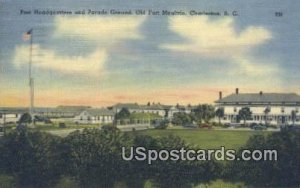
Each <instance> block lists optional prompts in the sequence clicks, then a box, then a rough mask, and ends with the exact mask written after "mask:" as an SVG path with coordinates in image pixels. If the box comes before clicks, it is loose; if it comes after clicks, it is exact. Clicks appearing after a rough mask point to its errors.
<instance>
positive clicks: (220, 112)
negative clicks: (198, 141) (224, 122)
mask: <svg viewBox="0 0 300 188" xmlns="http://www.w3.org/2000/svg"><path fill="white" fill-rule="evenodd" d="M216 116H217V117H218V119H219V124H221V118H222V117H224V108H218V109H217V110H216Z"/></svg>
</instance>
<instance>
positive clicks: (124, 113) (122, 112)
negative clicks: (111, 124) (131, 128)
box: [116, 108, 130, 119]
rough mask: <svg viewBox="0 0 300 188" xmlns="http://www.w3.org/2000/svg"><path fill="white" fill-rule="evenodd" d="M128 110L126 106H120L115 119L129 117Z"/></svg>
mask: <svg viewBox="0 0 300 188" xmlns="http://www.w3.org/2000/svg"><path fill="white" fill-rule="evenodd" d="M129 117H130V112H129V110H128V108H122V109H121V110H120V111H119V112H118V113H117V114H116V119H129Z"/></svg>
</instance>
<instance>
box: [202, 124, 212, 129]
mask: <svg viewBox="0 0 300 188" xmlns="http://www.w3.org/2000/svg"><path fill="white" fill-rule="evenodd" d="M199 128H201V129H212V126H211V125H209V124H201V125H200V126H199Z"/></svg>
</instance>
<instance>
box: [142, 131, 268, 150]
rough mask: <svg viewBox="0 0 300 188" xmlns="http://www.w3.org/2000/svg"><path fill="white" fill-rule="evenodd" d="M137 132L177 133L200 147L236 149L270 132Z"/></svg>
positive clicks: (147, 132) (148, 132) (150, 132)
mask: <svg viewBox="0 0 300 188" xmlns="http://www.w3.org/2000/svg"><path fill="white" fill-rule="evenodd" d="M136 133H137V134H141V135H149V136H153V137H161V136H166V135H170V134H173V135H177V136H179V137H181V138H182V139H183V140H185V141H186V142H187V143H188V144H192V145H197V146H198V147H200V148H201V149H217V148H220V147H221V146H224V147H225V149H238V148H239V147H240V146H242V145H244V144H245V143H246V142H247V140H248V138H249V137H250V136H252V135H255V134H263V135H267V134H270V132H258V131H239V130H226V131H224V130H201V129H166V130H155V129H152V130H144V131H137V132H136Z"/></svg>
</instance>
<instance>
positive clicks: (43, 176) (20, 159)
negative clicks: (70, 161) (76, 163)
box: [0, 129, 64, 187]
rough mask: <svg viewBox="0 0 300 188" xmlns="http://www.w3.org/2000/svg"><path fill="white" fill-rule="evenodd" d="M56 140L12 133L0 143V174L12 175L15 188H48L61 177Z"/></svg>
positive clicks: (27, 132) (28, 132)
mask: <svg viewBox="0 0 300 188" xmlns="http://www.w3.org/2000/svg"><path fill="white" fill-rule="evenodd" d="M59 141H60V138H59V137H56V136H53V135H50V134H47V133H41V132H31V131H27V130H26V129H24V130H22V131H12V132H10V133H9V134H7V135H6V136H5V137H3V139H2V142H1V144H0V171H2V172H4V173H5V174H7V175H11V176H14V178H15V180H16V183H17V187H52V185H53V184H54V183H55V182H56V181H57V179H58V178H59V177H60V175H61V170H59V169H60V165H57V162H58V161H60V160H64V159H61V158H60V157H59V156H58V155H57V153H58V152H57V150H56V148H57V146H58V143H59Z"/></svg>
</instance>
